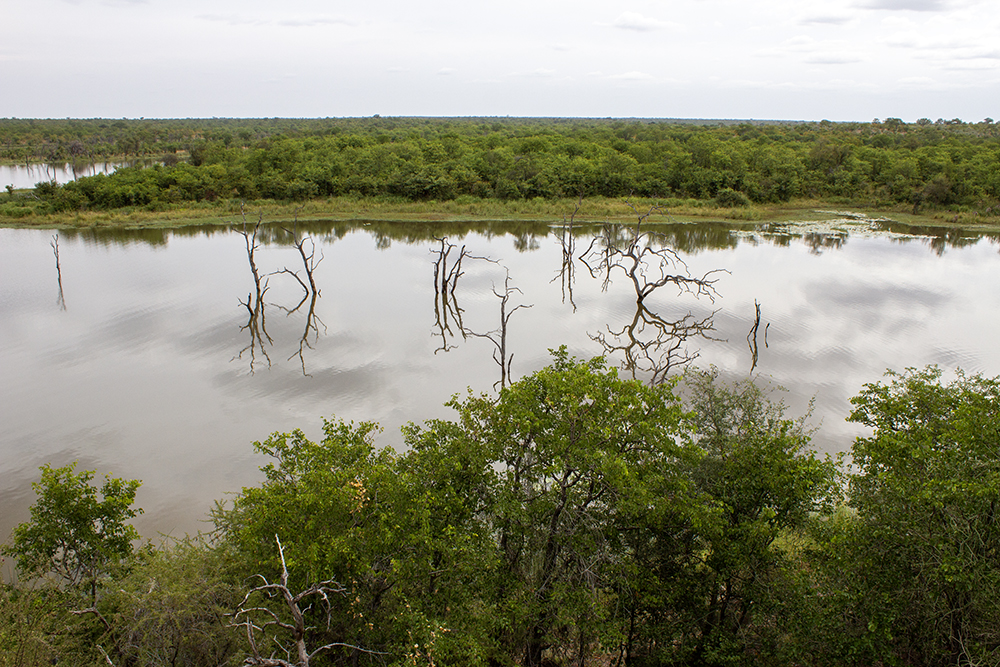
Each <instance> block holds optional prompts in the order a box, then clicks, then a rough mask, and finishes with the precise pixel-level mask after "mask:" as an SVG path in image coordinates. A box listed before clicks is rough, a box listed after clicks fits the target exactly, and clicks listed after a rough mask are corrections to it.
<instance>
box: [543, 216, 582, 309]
mask: <svg viewBox="0 0 1000 667" xmlns="http://www.w3.org/2000/svg"><path fill="white" fill-rule="evenodd" d="M582 203H583V199H582V198H581V199H579V200H577V202H576V208H574V209H573V213H572V214H571V215H570V216H569V220H567V219H566V218H565V217H564V218H563V225H562V230H561V236H560V238H559V241H560V244H561V245H562V267H561V268H560V269H559V273H558V274H557V275H556V277H555V278H553V279H552V280H551V281H549V282H555V281H556V280H557V279H558V280H560V281H561V282H562V300H563V303H566V297H567V295H568V296H569V303H570V305H571V306H573V312H574V313H575V312H576V302H574V301H573V279H574V277H575V272H576V265H575V264H573V259H574V257H573V255H574V253H575V252H576V239H575V238H574V236H573V221H574V220H575V219H576V214H577V212H579V210H580V205H581V204H582Z"/></svg>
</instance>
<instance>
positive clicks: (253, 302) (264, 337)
mask: <svg viewBox="0 0 1000 667" xmlns="http://www.w3.org/2000/svg"><path fill="white" fill-rule="evenodd" d="M240 213H241V215H242V218H243V227H242V229H239V230H237V233H238V234H240V236H242V237H243V241H244V242H245V244H246V249H247V260H248V261H249V262H250V273H251V274H252V276H253V283H254V290H255V292H250V293H248V294H247V300H246V302H244V301H242V300H240V302H239V303H240V305H241V306H244V307H245V308H246V309H247V312H248V313H249V315H250V317H249V319H248V320H247V323H246V324H244V325H243V326H242V327H240V331H249V332H250V343H249V345H247V346H246V347H244V348H243V349H242V350H240V351H239V353H238V354H237V355H236V357H235V358H239V359H242V358H243V355H244V354H246V353H249V356H250V373H251V374H253V372H254V365H255V364H256V361H257V351H258V350H260V353H261V354H262V355H263V356H264V358H265V359H266V360H267V365H268V367H270V365H271V357H270V356H268V354H267V348H266V347H265V342H266V344H267V345H272V344H273V343H274V341H273V340H272V339H271V336H270V335H268V333H267V324H266V319H265V314H264V295H265V294H266V293H267V289H268V285H267V276H263V277H262V276H261V274H260V271H259V270H258V269H257V260H256V257H255V253H256V251H257V249H258V248H259V247H260V243H259V242H258V240H257V235H258V234H259V233H260V226H261V223H262V222H263V219H264V213H263V211H262V212H261V213H260V215H259V216H258V217H257V222H256V223H255V224H254V225H253V226H252V227H251V226H249V225H248V224H247V216H246V211H245V210H244V208H243V205H242V204H241V205H240Z"/></svg>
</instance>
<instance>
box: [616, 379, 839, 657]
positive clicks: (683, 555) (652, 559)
mask: <svg viewBox="0 0 1000 667" xmlns="http://www.w3.org/2000/svg"><path fill="white" fill-rule="evenodd" d="M680 393H681V394H682V395H683V396H684V397H685V403H684V406H685V408H686V409H687V412H686V413H685V417H684V420H683V422H682V424H681V427H682V431H683V432H684V434H685V436H686V437H688V438H690V444H689V446H688V447H686V448H685V451H684V456H683V457H682V458H681V459H680V460H678V462H677V467H679V468H680V469H681V470H682V471H683V473H684V476H685V478H686V479H687V480H688V482H689V484H688V486H687V495H686V497H678V496H677V495H667V494H664V493H663V492H660V493H659V494H657V495H658V496H659V498H658V500H654V501H653V502H651V503H650V505H649V511H647V512H644V513H642V514H640V515H638V516H636V517H635V526H634V532H633V534H634V542H633V548H632V550H631V552H632V553H633V554H634V557H635V559H636V566H635V572H636V573H637V576H636V578H635V581H634V584H633V592H634V598H635V602H634V604H635V605H636V610H637V611H636V612H635V613H636V614H637V616H638V618H639V619H641V620H642V623H640V624H639V625H640V626H641V627H640V629H639V630H638V631H637V632H636V633H635V634H636V636H635V637H633V639H632V644H631V645H632V649H631V652H633V653H634V654H635V655H637V656H643V655H645V656H647V657H649V658H651V659H653V660H661V661H665V662H668V663H671V664H673V663H675V662H680V663H682V664H699V665H716V664H728V663H738V662H740V661H745V660H750V659H751V656H756V659H760V658H761V657H762V656H767V657H768V658H769V659H771V660H776V657H777V655H778V653H779V652H780V651H781V650H782V646H781V643H782V641H783V640H782V637H781V635H782V634H783V633H784V628H785V626H786V625H787V622H788V618H786V617H783V614H784V613H785V612H784V608H785V606H786V603H787V602H789V600H788V599H787V598H786V597H783V596H786V595H787V591H788V590H789V589H790V587H791V586H790V583H789V582H788V578H789V576H790V574H791V570H792V569H793V565H792V563H791V561H790V559H789V557H788V555H787V553H786V551H785V549H784V548H782V546H781V544H780V543H781V541H782V539H783V538H787V537H788V536H789V535H792V534H794V532H795V531H798V530H799V529H801V528H802V527H803V526H804V524H805V522H806V520H807V518H808V516H809V515H810V513H812V512H815V511H817V510H820V509H821V508H822V507H823V505H824V502H825V499H826V498H827V497H828V494H829V493H830V492H831V491H832V489H833V480H834V467H833V464H832V462H830V461H829V460H824V459H820V458H819V457H817V455H816V454H815V453H814V452H813V451H812V450H810V448H809V433H810V431H809V429H808V428H807V425H806V417H802V418H799V419H791V418H789V417H787V416H786V415H785V406H784V404H782V403H781V402H774V401H772V400H771V399H770V398H769V396H768V394H767V393H766V392H765V391H764V390H763V389H762V388H761V387H759V386H758V385H756V384H755V383H753V382H751V381H749V380H744V381H742V382H737V383H733V384H727V383H724V382H722V381H720V379H719V377H718V371H717V370H715V369H714V368H713V369H710V370H704V371H701V370H691V371H688V372H687V373H685V376H684V382H683V385H682V387H681V392H680ZM807 416H808V415H807Z"/></svg>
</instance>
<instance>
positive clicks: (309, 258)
mask: <svg viewBox="0 0 1000 667" xmlns="http://www.w3.org/2000/svg"><path fill="white" fill-rule="evenodd" d="M282 229H283V230H285V232H286V233H288V234H289V235H290V236H291V237H292V245H294V246H295V249H296V250H297V251H298V253H299V257H300V258H301V259H302V268H303V270H304V271H305V274H306V280H308V284H306V281H304V280H302V278H301V277H300V276H299V272H298V271H293V270H291V269H289V268H288V267H287V266H286V267H284V268H282V269H281V270H280V271H275V272H274V273H273V274H271V275H279V274H282V273H287V274H288V275H290V276H292V277H293V278H295V280H296V281H298V283H299V285H300V286H301V287H302V291H303V295H302V300H301V301H299V303H298V304H297V305H296V306H295V307H294V308H286V307H284V306H281V305H279V304H272V305H273V306H275V307H276V308H280V309H281V310H283V311H285V316H286V317H288V316H289V315H291V314H292V313H295V312H298V311H299V309H301V308H302V306H303V304H305V303H306V301H307V300H308V301H309V310H308V313H307V314H306V325H305V329H304V330H303V332H302V337H301V338H299V349H298V351H297V352H294V353H292V355H291V356H290V357H288V360H289V361H291V359H292V357H296V356H297V357H298V358H299V362H300V363H301V365H302V374H303V375H305V376H307V377H309V373H307V372H306V360H305V350H306V348H309V349H310V350H311V349H313V347H312V343H310V342H309V338H310V335H311V336H312V338H313V341H314V342H315V341H317V340H319V327H321V326H322V327H323V331H324V333H325V332H326V324H324V323H323V320H321V319H320V318H319V316H318V315H317V314H316V300H317V299H318V298H319V296H320V290H319V288H317V287H316V277H315V272H316V268H317V267H318V266H319V265H320V263H321V262H322V261H323V259H324V255H323V253H322V251H320V256H319V259H316V242H315V241H314V240H313V238H312V237H311V236H306V237H302V236H300V235H299V225H298V214H296V218H295V225H294V226H293V228H292V229H291V230H290V229H288V228H287V227H282ZM307 243H308V245H309V248H308V250H307V249H306V244H307Z"/></svg>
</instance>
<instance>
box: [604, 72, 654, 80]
mask: <svg viewBox="0 0 1000 667" xmlns="http://www.w3.org/2000/svg"><path fill="white" fill-rule="evenodd" d="M611 78H612V79H622V80H624V81H649V80H650V79H652V78H654V77H653V75H652V74H646V73H645V72H637V71H632V72H623V73H621V74H612V75H611Z"/></svg>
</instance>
